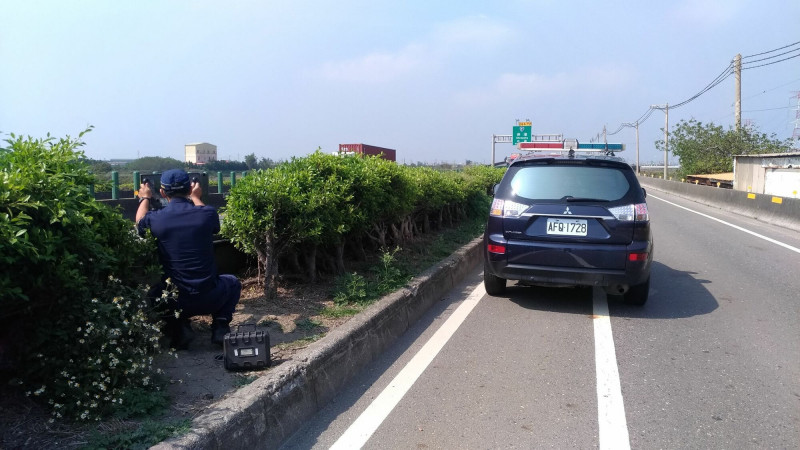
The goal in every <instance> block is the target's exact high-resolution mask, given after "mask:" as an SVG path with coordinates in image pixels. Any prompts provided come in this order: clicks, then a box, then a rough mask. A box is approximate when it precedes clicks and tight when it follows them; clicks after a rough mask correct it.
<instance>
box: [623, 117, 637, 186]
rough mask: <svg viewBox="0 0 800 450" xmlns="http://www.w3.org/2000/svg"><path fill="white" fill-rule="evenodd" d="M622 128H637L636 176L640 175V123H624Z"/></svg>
mask: <svg viewBox="0 0 800 450" xmlns="http://www.w3.org/2000/svg"><path fill="white" fill-rule="evenodd" d="M622 126H625V127H631V128H636V175H639V174H640V173H641V171H640V170H639V121H638V120H637V121H636V122H634V123H623V124H622Z"/></svg>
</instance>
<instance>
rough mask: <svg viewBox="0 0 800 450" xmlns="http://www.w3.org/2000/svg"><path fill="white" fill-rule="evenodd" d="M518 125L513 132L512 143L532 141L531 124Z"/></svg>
mask: <svg viewBox="0 0 800 450" xmlns="http://www.w3.org/2000/svg"><path fill="white" fill-rule="evenodd" d="M529 124H530V122H528V125H518V126H515V127H514V133H512V135H511V136H512V142H511V143H512V144H514V145H517V143H519V142H530V141H531V125H529Z"/></svg>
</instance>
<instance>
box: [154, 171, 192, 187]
mask: <svg viewBox="0 0 800 450" xmlns="http://www.w3.org/2000/svg"><path fill="white" fill-rule="evenodd" d="M191 186H192V184H191V181H190V180H189V174H188V173H186V172H185V171H183V170H181V169H170V170H165V171H164V173H162V174H161V188H162V189H164V190H165V191H167V192H178V191H181V190H187V191H188V190H189V188H190V187H191Z"/></svg>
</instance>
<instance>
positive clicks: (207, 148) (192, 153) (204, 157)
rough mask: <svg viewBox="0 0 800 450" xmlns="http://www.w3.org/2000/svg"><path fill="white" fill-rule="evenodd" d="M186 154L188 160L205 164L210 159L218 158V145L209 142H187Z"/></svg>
mask: <svg viewBox="0 0 800 450" xmlns="http://www.w3.org/2000/svg"><path fill="white" fill-rule="evenodd" d="M184 154H185V160H186V162H190V163H194V164H205V163H207V162H209V161H216V160H217V146H216V145H214V144H209V143H208V142H198V143H196V144H186V145H185V146H184Z"/></svg>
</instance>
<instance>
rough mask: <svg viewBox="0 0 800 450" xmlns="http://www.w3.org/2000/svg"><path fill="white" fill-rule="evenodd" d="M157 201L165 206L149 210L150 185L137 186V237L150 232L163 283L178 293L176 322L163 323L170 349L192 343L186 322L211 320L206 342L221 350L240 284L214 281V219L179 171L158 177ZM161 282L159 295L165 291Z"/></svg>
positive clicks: (227, 278) (230, 279)
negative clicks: (168, 282)
mask: <svg viewBox="0 0 800 450" xmlns="http://www.w3.org/2000/svg"><path fill="white" fill-rule="evenodd" d="M160 192H161V196H162V197H164V198H166V199H167V202H168V203H167V206H166V207H164V208H162V209H159V210H154V211H151V210H150V203H151V202H155V201H156V200H155V199H154V198H152V197H153V192H152V190H151V187H150V185H149V183H143V184H142V185H141V186H139V209H138V210H137V211H136V226H137V230H138V232H139V234H140V235H144V233H145V230H147V229H149V230H150V231H151V233H152V234H153V236H154V237H155V238H156V242H157V244H158V256H159V260H160V261H161V265H162V266H163V268H164V279H163V280H166V279H167V278H170V279H171V281H172V283H173V284H175V285H176V286H177V288H178V299H177V304H175V305H171V306H172V307H173V308H175V309H177V310H180V317H179V318H178V319H175V318H174V314H173V315H171V316H169V317H170V318H168V320H167V330H166V331H167V333H168V334H169V337H170V338H171V339H172V346H173V347H174V348H176V349H185V348H187V347H188V345H189V343H190V342H191V341H192V339H193V338H194V333H193V332H192V329H191V325H190V322H189V318H190V317H192V316H198V315H205V314H210V315H211V318H212V319H213V322H212V324H211V341H212V342H213V343H215V344H218V345H222V341H223V339H224V336H225V334H226V333H229V332H230V321H231V319H232V318H233V311H234V309H235V308H236V304H237V303H239V296H240V294H241V291H242V284H241V283H240V282H239V280H238V279H237V278H236V276H234V275H218V274H217V265H216V263H215V261H214V243H213V236H214V235H215V234H216V233H218V232H219V215H218V214H217V211H216V209H214V207H212V206H206V205H205V204H204V203H203V201H202V199H201V197H202V194H203V189H202V187H201V186H200V183H199V182H196V181H191V180H190V179H189V175H188V174H187V173H186V172H185V171H183V170H181V169H173V170H167V171H165V172H164V173H162V174H161V189H160ZM163 280H162V285H161V286H159V293H160V290H163V289H164V287H166V284H165V283H164V281H163Z"/></svg>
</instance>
